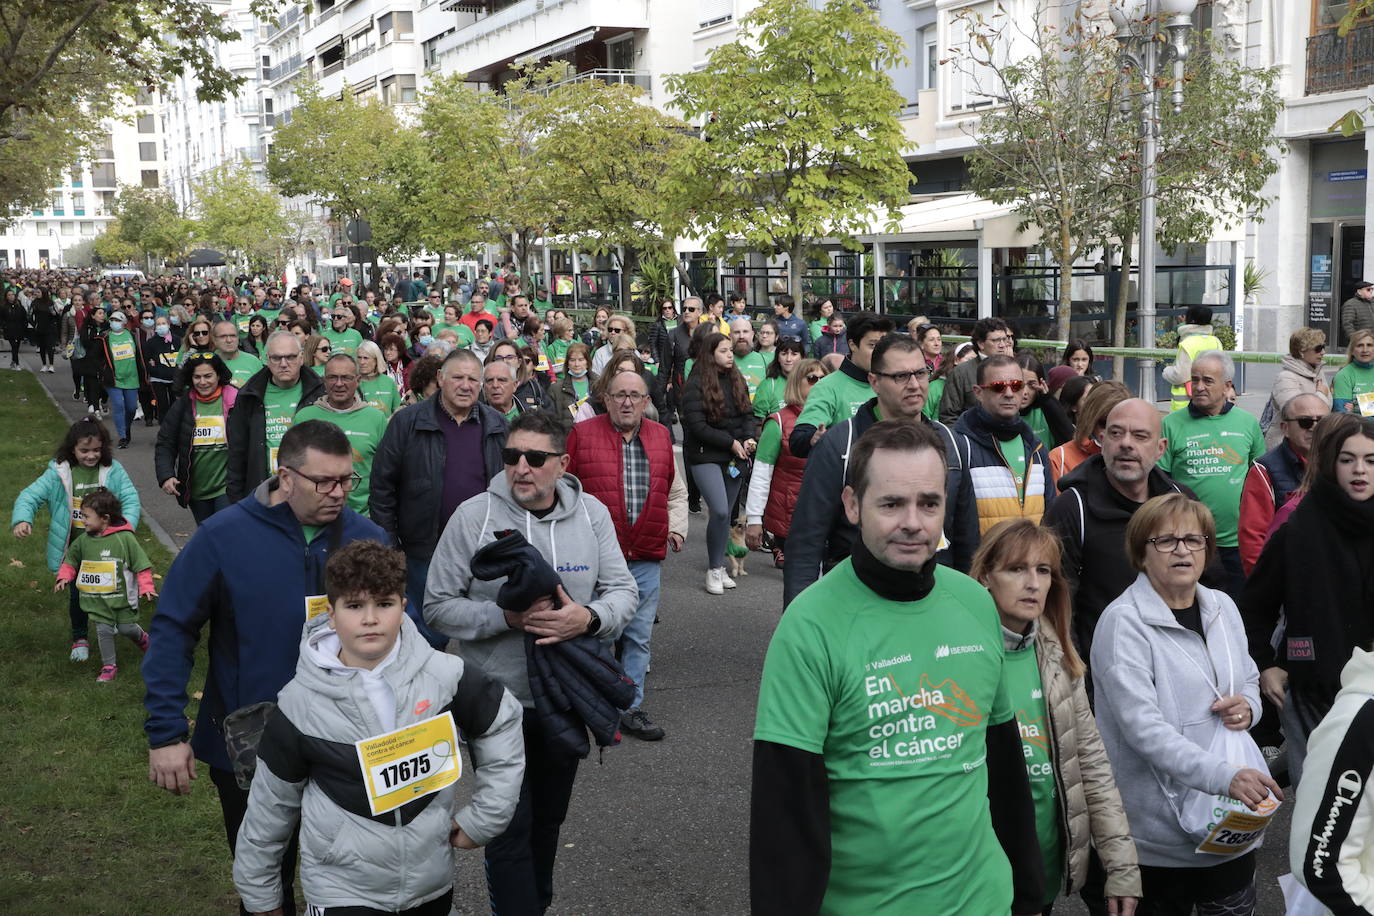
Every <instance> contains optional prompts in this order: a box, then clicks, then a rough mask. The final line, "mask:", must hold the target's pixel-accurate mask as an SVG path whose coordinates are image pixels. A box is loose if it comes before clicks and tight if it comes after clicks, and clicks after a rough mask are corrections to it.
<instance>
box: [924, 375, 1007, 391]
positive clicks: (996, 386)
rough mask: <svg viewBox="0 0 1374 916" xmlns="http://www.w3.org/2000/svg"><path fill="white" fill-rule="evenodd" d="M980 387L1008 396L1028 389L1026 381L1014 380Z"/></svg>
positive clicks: (980, 386) (989, 383)
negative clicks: (1007, 394)
mask: <svg viewBox="0 0 1374 916" xmlns="http://www.w3.org/2000/svg"><path fill="white" fill-rule="evenodd" d="M926 371H929V370H926ZM978 387H979V388H985V389H987V390H988V391H993V392H996V393H997V394H1006V393H1007V392H1008V391H1010V392H1012V393H1013V394H1014V393H1016V392H1018V391H1020V390H1021V389H1022V388H1025V387H1026V380H1025V379H1019V378H1014V379H1010V380H1009V381H1005V382H988V383H987V384H986V385H979V386H978Z"/></svg>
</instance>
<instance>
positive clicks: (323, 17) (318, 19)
mask: <svg viewBox="0 0 1374 916" xmlns="http://www.w3.org/2000/svg"><path fill="white" fill-rule="evenodd" d="M340 6H341V4H339V3H336V4H334V5H333V6H331V7H330V8H329V9H327V10H325V11H324V12H323V13H320V14H319V15H318V16H316V17H315V22H314V24H315V25H319V24H320V23H321V22H324V21H325V20H326V19H328V18H329V17H330V16H333V15H334V14H335V13H337V12H338V11H339V7H340Z"/></svg>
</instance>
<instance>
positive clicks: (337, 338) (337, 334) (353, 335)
mask: <svg viewBox="0 0 1374 916" xmlns="http://www.w3.org/2000/svg"><path fill="white" fill-rule="evenodd" d="M320 336H321V337H323V338H324V339H325V340H327V341H329V347H330V355H331V356H332V355H333V354H335V353H347V354H348V355H349V356H357V355H358V344H360V343H362V342H363V335H361V334H359V333H358V332H357V331H355V330H353V329H352V328H344V329H343V330H342V331H336V330H334V329H333V328H321V329H320Z"/></svg>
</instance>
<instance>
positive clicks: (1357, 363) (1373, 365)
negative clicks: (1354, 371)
mask: <svg viewBox="0 0 1374 916" xmlns="http://www.w3.org/2000/svg"><path fill="white" fill-rule="evenodd" d="M1350 365H1352V366H1355V367H1356V368H1359V369H1370V368H1374V363H1362V362H1360V361H1359V360H1358V359H1355V358H1353V357H1352V358H1351V360H1350Z"/></svg>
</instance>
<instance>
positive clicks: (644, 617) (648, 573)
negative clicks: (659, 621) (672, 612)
mask: <svg viewBox="0 0 1374 916" xmlns="http://www.w3.org/2000/svg"><path fill="white" fill-rule="evenodd" d="M629 565H630V575H632V576H634V577H635V585H638V586H639V607H637V608H635V615H634V616H633V617H631V618H630V622H629V623H628V624H626V625H625V632H624V633H622V634H621V636H620V646H621V649H620V664H621V665H623V666H624V668H625V674H626V676H628V677H629V678H630V680H632V681H634V682H635V701H634V703H632V704H631V708H634V709H637V708H638V707H639V705H640V704H641V703H643V702H644V676H645V675H646V674H647V673H648V671H649V639H650V637H652V636H653V635H654V618H655V617H656V616H658V582H659V573H660V572H661V571H662V569H663V564H662V563H659V562H657V561H656V560H631V561H630V564H629Z"/></svg>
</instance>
